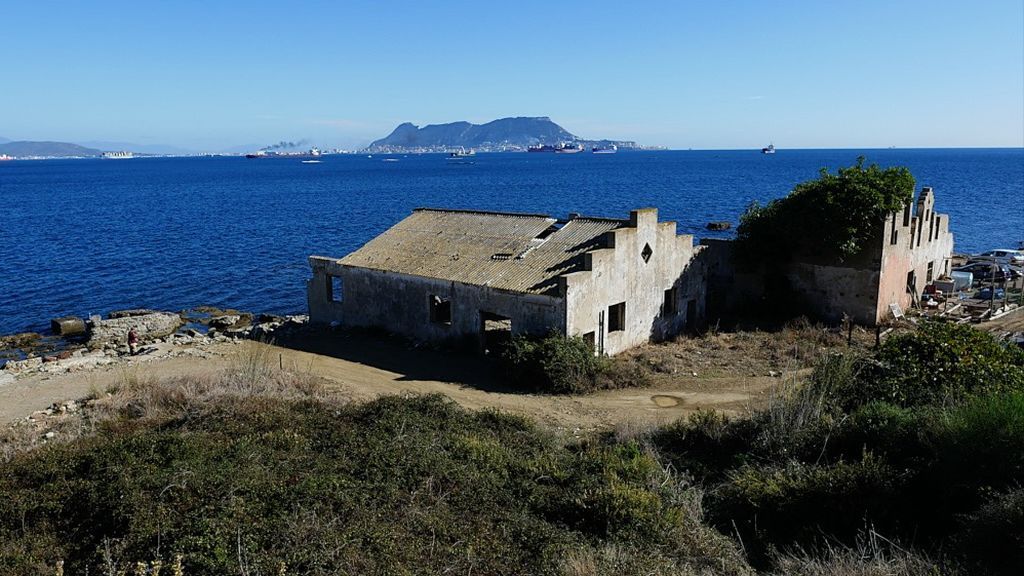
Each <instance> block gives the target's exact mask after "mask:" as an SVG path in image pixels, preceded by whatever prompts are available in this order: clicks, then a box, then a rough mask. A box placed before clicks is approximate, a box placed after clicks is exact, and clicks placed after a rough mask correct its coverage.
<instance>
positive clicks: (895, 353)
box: [844, 322, 1024, 406]
mask: <svg viewBox="0 0 1024 576" xmlns="http://www.w3.org/2000/svg"><path fill="white" fill-rule="evenodd" d="M1009 390H1024V352H1022V351H1021V350H1020V349H1019V348H1014V347H1009V346H1006V345H1004V344H1003V343H1001V342H999V341H997V340H996V339H995V338H993V337H992V335H990V334H988V333H987V332H982V331H980V330H975V329H974V328H972V327H970V326H967V325H964V324H951V323H945V322H925V323H924V324H922V325H921V326H920V327H919V328H918V329H917V330H915V331H914V332H908V333H905V334H898V335H895V336H893V337H891V338H889V339H887V340H886V341H885V342H884V343H883V344H882V347H881V349H880V350H879V351H878V353H877V354H876V355H875V363H874V366H873V368H872V369H871V370H869V371H867V372H866V373H865V374H864V375H863V377H862V378H859V379H858V381H857V383H856V385H855V386H852V387H850V389H849V390H847V391H845V393H844V401H845V403H846V404H847V406H856V405H858V404H863V403H866V402H870V401H872V400H882V401H885V402H890V403H893V404H898V405H900V406H924V405H934V404H943V403H950V402H957V401H959V400H962V399H963V398H965V397H967V396H968V395H971V394H979V393H993V392H1001V391H1009Z"/></svg>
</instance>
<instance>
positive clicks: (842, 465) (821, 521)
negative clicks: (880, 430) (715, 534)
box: [708, 453, 905, 558]
mask: <svg viewBox="0 0 1024 576" xmlns="http://www.w3.org/2000/svg"><path fill="white" fill-rule="evenodd" d="M904 483H905V477H904V474H901V473H900V471H899V470H896V469H893V468H892V467H890V466H888V465H887V464H886V463H885V462H884V461H883V460H881V459H879V458H877V457H875V456H872V455H871V454H870V453H865V454H864V455H863V457H862V458H861V459H860V460H858V461H855V462H838V463H835V464H830V465H814V464H804V463H800V462H790V463H788V464H786V465H782V466H780V465H768V466H756V465H745V466H743V467H741V468H739V469H737V470H735V471H733V472H732V473H730V474H729V477H728V479H727V480H726V481H725V482H724V483H722V484H721V485H719V486H718V487H717V488H715V489H714V490H713V491H712V492H711V500H710V502H709V504H708V512H709V514H710V517H711V519H712V521H713V522H714V524H715V525H717V526H719V528H720V529H722V530H737V531H738V532H739V535H740V537H741V538H742V539H743V542H744V543H745V545H746V550H747V552H748V553H750V554H752V555H753V556H754V557H755V558H757V557H762V558H763V555H764V554H765V553H766V552H767V551H768V549H769V548H770V547H772V546H782V547H785V546H792V545H794V544H798V543H802V544H813V543H816V542H819V541H820V540H821V539H822V538H823V537H825V538H835V539H838V540H839V541H846V542H850V541H853V540H854V539H855V538H856V536H857V534H858V532H859V531H860V530H862V529H863V528H864V527H865V526H866V525H868V524H870V523H872V522H878V521H882V522H883V523H884V522H886V521H887V517H888V513H889V512H888V510H889V508H890V505H891V503H892V502H893V501H894V500H895V498H896V497H897V496H898V495H899V494H900V491H901V488H902V486H903V484H904Z"/></svg>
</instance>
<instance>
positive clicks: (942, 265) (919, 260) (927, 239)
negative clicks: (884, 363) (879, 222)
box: [876, 187, 953, 321]
mask: <svg viewBox="0 0 1024 576" xmlns="http://www.w3.org/2000/svg"><path fill="white" fill-rule="evenodd" d="M914 208H915V209H914V210H913V211H912V210H911V206H910V205H908V206H906V207H905V208H904V210H903V212H898V213H895V214H891V215H889V217H887V218H886V221H885V232H886V238H885V241H884V244H883V247H882V256H881V277H880V280H879V289H878V303H877V312H876V317H877V318H878V321H883V320H885V319H888V318H891V312H890V310H889V305H890V304H898V305H899V306H900V308H902V309H904V310H906V309H907V308H909V307H910V306H911V303H912V292H913V293H916V294H917V295H920V294H921V292H922V291H923V290H924V287H925V285H927V284H928V282H929V278H928V267H929V265H931V268H932V270H931V276H932V278H931V280H934V279H935V278H938V277H940V276H942V275H944V274H948V273H949V272H950V258H951V257H952V255H953V234H952V233H951V232H950V231H949V216H948V215H946V214H938V213H936V212H935V195H934V193H933V192H932V189H931V188H928V187H925V188H923V189H922V190H921V193H920V194H919V195H918V199H917V202H916V204H915V205H914ZM911 273H913V275H912V277H913V282H912V284H913V285H912V286H910V287H908V279H910V276H911Z"/></svg>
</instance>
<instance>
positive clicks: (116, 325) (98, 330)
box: [0, 310, 309, 417]
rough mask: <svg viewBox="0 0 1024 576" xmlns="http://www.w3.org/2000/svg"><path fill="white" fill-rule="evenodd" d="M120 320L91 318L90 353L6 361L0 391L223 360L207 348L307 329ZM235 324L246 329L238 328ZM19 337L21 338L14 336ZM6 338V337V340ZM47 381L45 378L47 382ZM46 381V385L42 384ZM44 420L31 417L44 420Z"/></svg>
mask: <svg viewBox="0 0 1024 576" xmlns="http://www.w3.org/2000/svg"><path fill="white" fill-rule="evenodd" d="M116 314H117V315H118V316H119V317H118V318H111V319H109V320H102V319H100V318H98V317H91V318H90V321H89V325H90V329H91V333H90V338H89V340H88V342H87V345H88V346H89V347H88V348H78V349H68V350H62V351H59V352H55V353H51V354H42V355H38V356H36V355H33V356H30V357H28V358H25V359H23V360H9V361H8V362H7V363H6V365H4V366H2V367H0V385H4V384H8V383H11V382H14V381H15V380H16V379H17V378H18V377H20V376H22V375H26V374H30V373H31V374H62V373H67V372H77V371H81V370H91V369H95V368H98V367H101V366H111V365H114V364H129V365H131V364H135V363H144V362H151V361H153V360H159V359H164V358H174V357H179V356H187V357H194V358H212V357H214V356H219V355H222V354H224V352H222V351H219V350H210V349H209V348H210V346H213V345H218V344H224V343H229V342H230V343H234V344H240V343H241V342H243V341H245V340H250V339H255V340H261V341H265V342H269V341H271V340H273V338H274V334H275V333H276V332H278V331H279V330H288V331H291V330H295V329H301V328H303V327H305V325H306V324H307V322H308V321H309V318H308V316H305V315H297V316H284V317H281V316H274V315H259V316H257V317H255V318H257V319H262V320H265V321H263V322H259V321H258V322H257V323H256V324H252V325H250V324H249V322H250V321H251V320H252V319H253V318H254V316H253V315H251V314H248V313H242V314H238V315H235V314H230V315H223V316H221V317H220V318H222V322H221V325H227V326H229V328H224V329H220V330H217V329H211V330H210V331H209V333H207V334H203V333H202V332H200V331H199V330H196V329H194V328H186V329H184V330H182V331H181V332H177V330H178V328H179V327H180V326H181V318H180V317H179V315H177V314H172V313H169V312H152V311H149V310H123V311H120V312H118V313H116ZM238 324H244V326H241V327H239V326H238ZM133 326H134V327H135V328H136V331H138V333H139V339H140V341H141V345H140V347H139V349H138V351H137V353H136V354H135V355H131V354H129V351H128V346H127V338H128V330H130V329H131V327H133ZM18 336H21V335H18ZM9 338H10V337H9ZM46 378H48V376H47V377H46ZM46 378H44V380H45V379H46ZM76 408H77V406H75V405H74V403H70V404H65V405H61V406H57V405H54V408H52V409H51V410H49V411H48V412H49V413H50V414H52V413H53V410H58V411H60V412H65V411H69V410H71V411H73V410H74V409H76ZM47 415H48V414H38V413H37V414H35V415H34V416H36V417H45V416H47Z"/></svg>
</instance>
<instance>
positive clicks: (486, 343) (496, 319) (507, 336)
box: [480, 310, 512, 356]
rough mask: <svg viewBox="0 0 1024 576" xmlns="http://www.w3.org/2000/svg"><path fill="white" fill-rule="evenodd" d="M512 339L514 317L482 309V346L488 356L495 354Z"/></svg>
mask: <svg viewBox="0 0 1024 576" xmlns="http://www.w3.org/2000/svg"><path fill="white" fill-rule="evenodd" d="M510 340H512V319H511V318H509V317H507V316H502V315H500V314H495V313H493V312H486V311H484V310H481V311H480V347H481V350H482V351H483V353H484V354H485V355H487V356H494V355H497V354H499V353H501V351H502V350H503V349H504V348H505V346H506V345H508V343H509V341H510Z"/></svg>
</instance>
